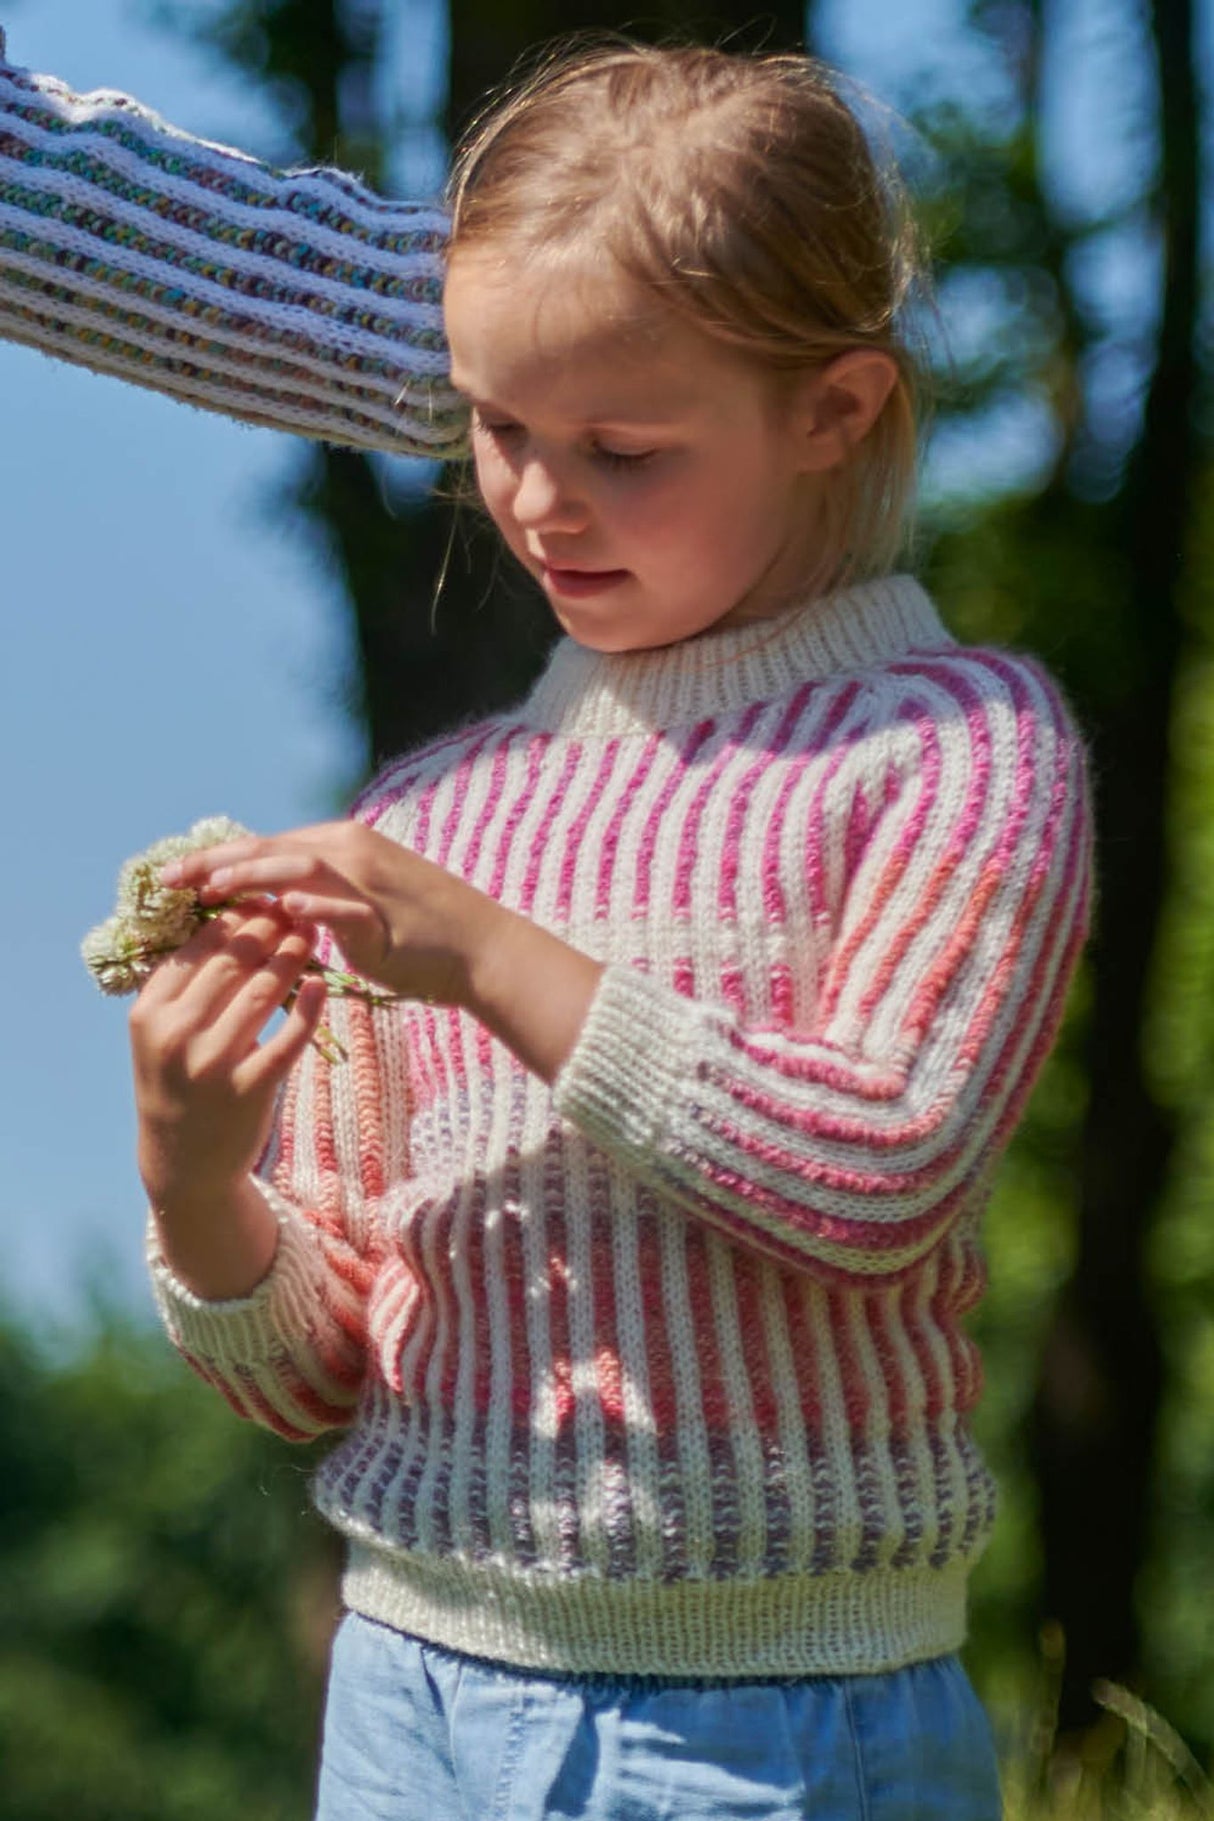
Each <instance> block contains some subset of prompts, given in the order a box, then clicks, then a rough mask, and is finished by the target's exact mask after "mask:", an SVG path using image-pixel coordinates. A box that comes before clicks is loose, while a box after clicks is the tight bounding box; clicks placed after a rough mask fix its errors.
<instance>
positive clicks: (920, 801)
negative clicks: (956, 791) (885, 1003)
mask: <svg viewBox="0 0 1214 1821" xmlns="http://www.w3.org/2000/svg"><path fill="white" fill-rule="evenodd" d="M916 726H917V727H918V730H919V742H920V749H921V753H922V769H921V771H920V772H919V773H918V774H916V777H915V784H916V795H915V800H914V803H913V804H912V805H911V806H910V808H909V812H908V814H907V818H906V820H905V822H904V823H903V826H902V829H901V832H900V834H899V835H898V838H897V840H896V841H895V843H894V847H893V851H892V852H891V853H890V855H889V857H888V858H887V860H886V862H885V866H884V868H883V870H882V874H881V877H880V878H879V879H878V880H876V881H875V882H874V884H873V886H872V888H871V891H870V896H869V899H868V904H869V908H868V911H867V914H866V915H865V916H864V917H862V918H861V920H860V922H859V923H858V924H856V926H855V927H854V928H853V929H852V932H851V934H850V935H849V936H848V937H847V938H846V940H845V941H844V942H843V943H841V944H840V947H839V950H838V952H837V954H835V955H834V956H832V958H831V962H830V967H829V970H828V972H827V975H826V978H825V979H824V981H823V983H822V992H821V995H820V998H819V1005H818V1022H819V1024H820V1025H823V1026H825V1025H828V1024H829V1023H830V1020H831V1018H832V1016H833V1015H834V1014H835V1012H836V1011H837V1010H838V1005H839V1000H840V997H841V996H842V993H843V988H844V986H845V985H846V983H847V980H848V978H849V977H850V975H851V971H852V969H853V967H854V966H855V964H856V957H857V955H859V954H860V953H861V952H862V950H863V948H864V945H865V943H866V942H867V941H868V939H869V937H870V936H871V934H872V932H873V931H874V930H875V929H876V928H877V926H878V925H879V924H880V923H882V922H883V921H887V920H888V918H889V915H890V912H889V905H890V904H891V902H892V900H893V897H894V894H895V892H896V891H897V889H898V887H899V886H900V885H901V884H902V882H903V879H904V877H905V875H906V873H907V872H908V870H909V868H910V866H911V863H912V861H913V859H914V857H915V855H916V853H918V852H919V851H920V850H921V847H922V843H923V831H924V828H925V827H926V825H927V822H928V819H929V817H930V816H931V812H932V809H933V806H934V804H935V800H936V796H937V792H938V789H939V784H940V775H941V757H940V747H939V742H938V739H937V735H936V728H935V726H934V725H933V723H932V722H931V721H930V720H929V719H928V717H927V716H926V715H924V716H921V717H919V718H917V720H916ZM971 789H972V784H971ZM915 903H916V915H915V918H914V921H913V925H912V928H916V929H917V928H918V927H920V926H921V925H922V924H923V923H924V922H925V921H926V918H927V913H926V911H925V910H924V909H923V908H922V906H923V900H922V898H921V897H919V895H918V894H916V899H915ZM896 934H900V940H901V943H902V947H903V948H905V946H906V944H907V943H908V942H909V940H910V936H909V934H908V933H906V931H905V930H904V929H903V930H902V931H901V932H898V931H897V930H896ZM894 965H895V964H894V963H893V962H892V961H891V960H890V959H889V958H888V957H887V958H886V960H885V963H884V966H883V968H882V969H881V970H880V972H879V974H878V976H877V980H876V981H875V982H874V985H873V986H872V987H871V988H870V989H869V991H868V992H867V993H866V995H865V1007H866V1009H867V1011H871V1008H872V1006H873V1005H875V1004H876V1003H877V1002H878V1001H879V999H880V997H881V995H882V994H883V993H884V992H885V991H886V990H887V989H888V986H889V980H890V977H891V976H892V973H893V969H894Z"/></svg>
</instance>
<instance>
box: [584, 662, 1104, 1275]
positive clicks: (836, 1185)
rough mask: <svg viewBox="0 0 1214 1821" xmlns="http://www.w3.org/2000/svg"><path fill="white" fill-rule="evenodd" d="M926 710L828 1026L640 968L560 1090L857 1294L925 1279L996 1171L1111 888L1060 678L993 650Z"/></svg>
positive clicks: (661, 1184)
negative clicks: (933, 1256) (1093, 918)
mask: <svg viewBox="0 0 1214 1821" xmlns="http://www.w3.org/2000/svg"><path fill="white" fill-rule="evenodd" d="M915 698H916V699H915V700H914V702H913V703H911V704H910V712H909V713H907V714H906V715H904V716H903V718H902V723H901V728H900V735H899V738H900V742H901V752H902V754H903V758H904V763H902V764H901V766H900V767H899V770H898V775H897V777H896V779H895V781H894V784H893V786H892V788H890V789H889V790H888V795H887V797H886V798H884V799H883V801H882V805H881V810H880V813H879V814H877V815H875V817H874V818H873V820H872V824H871V826H870V828H869V830H868V834H867V837H866V839H865V840H864V842H863V844H862V846H861V849H860V851H859V852H858V854H857V855H856V856H855V857H854V859H853V860H852V862H851V863H850V864H849V867H848V869H847V878H846V886H845V889H844V891H843V893H842V899H841V905H840V909H839V914H838V916H837V918H836V919H835V923H834V928H833V930H832V934H831V940H830V944H829V952H828V954H827V956H826V958H825V966H824V968H823V970H822V971H821V974H820V976H819V978H820V987H819V990H818V992H817V995H816V1003H815V1009H814V1011H813V1013H812V1015H810V1014H806V1015H804V1016H803V1018H802V1028H793V1026H792V1025H791V1023H790V1022H789V1021H788V1020H787V1019H783V1020H782V1019H780V1018H766V1019H765V1020H764V1022H763V1023H762V1024H760V1025H756V1024H748V1023H746V1022H744V1021H742V1020H740V1019H739V1018H738V1017H736V1016H734V1015H733V1014H732V1012H731V1011H730V1010H728V1009H724V1008H722V1007H721V1006H720V1005H718V1004H709V1003H706V1002H701V1001H698V1000H697V999H695V998H692V997H687V996H684V995H683V994H681V993H680V992H677V991H675V990H673V989H672V988H670V987H668V986H667V985H666V984H664V983H662V982H658V981H655V980H654V979H652V978H651V977H650V976H649V974H648V973H647V972H646V971H644V969H642V968H640V967H633V966H628V965H622V964H618V963H617V964H613V965H611V966H609V967H608V968H607V969H606V971H605V973H604V975H603V977H602V980H601V983H600V986H599V989H598V991H597V993H596V996H595V999H594V1000H593V1002H592V1004H591V1008H590V1012H589V1014H588V1016H587V1019H586V1022H585V1024H584V1026H583V1028H582V1031H581V1033H580V1035H579V1038H578V1041H577V1043H576V1044H575V1047H574V1050H573V1053H572V1054H571V1056H570V1057H569V1059H568V1061H567V1062H566V1064H565V1066H564V1068H563V1070H562V1071H561V1073H560V1074H559V1075H558V1077H557V1080H556V1082H555V1084H554V1093H555V1100H556V1107H557V1111H558V1113H559V1114H560V1115H563V1116H564V1117H565V1118H566V1119H567V1120H569V1121H571V1122H572V1123H573V1124H574V1125H575V1126H576V1127H577V1128H579V1129H580V1130H581V1131H582V1133H583V1134H584V1135H585V1136H586V1137H587V1138H589V1139H590V1140H591V1141H593V1142H594V1143H595V1144H596V1145H598V1146H599V1147H600V1148H602V1149H603V1150H605V1151H606V1152H607V1153H608V1154H609V1155H610V1156H611V1157H612V1158H613V1159H614V1160H615V1161H616V1162H617V1163H619V1164H620V1165H622V1166H623V1167H624V1168H625V1169H627V1170H628V1171H630V1172H632V1173H633V1174H634V1175H635V1177H637V1178H638V1179H639V1180H640V1181H641V1182H642V1183H644V1184H646V1185H648V1186H649V1187H650V1188H651V1189H652V1190H654V1191H656V1192H657V1193H658V1194H659V1195H661V1196H663V1197H666V1198H669V1199H670V1200H672V1201H673V1202H675V1203H678V1204H680V1205H681V1206H682V1207H683V1208H684V1209H685V1210H687V1211H688V1212H689V1213H690V1214H691V1215H692V1216H695V1217H699V1218H702V1219H704V1220H705V1221H707V1222H710V1223H711V1224H712V1225H713V1226H715V1227H716V1228H718V1229H720V1230H722V1231H723V1232H725V1233H726V1234H728V1235H729V1236H730V1237H731V1238H733V1239H734V1240H735V1241H736V1242H737V1243H738V1244H740V1245H742V1246H745V1247H749V1248H752V1249H754V1250H756V1251H757V1252H759V1253H762V1254H764V1255H766V1256H768V1257H770V1258H772V1259H774V1260H776V1261H778V1262H779V1263H781V1264H783V1265H785V1266H788V1267H792V1268H801V1269H804V1270H806V1271H808V1272H810V1273H811V1274H818V1275H820V1276H824V1277H829V1278H833V1279H835V1280H836V1281H840V1280H842V1281H844V1282H849V1283H852V1284H854V1285H857V1286H862V1285H864V1284H865V1283H870V1282H874V1281H876V1280H878V1279H880V1278H883V1277H893V1276H896V1275H897V1274H899V1273H902V1272H905V1271H907V1270H909V1269H911V1268H913V1267H914V1266H915V1265H916V1264H917V1263H918V1261H919V1260H921V1259H922V1258H923V1257H924V1256H925V1255H926V1254H927V1253H928V1252H930V1251H931V1250H932V1249H933V1248H934V1247H935V1246H936V1245H937V1244H938V1243H939V1242H940V1241H941V1239H942V1238H943V1236H944V1235H945V1233H946V1232H947V1231H948V1229H949V1227H950V1224H951V1223H952V1222H953V1221H954V1220H955V1219H956V1218H957V1217H958V1215H959V1214H960V1213H961V1212H962V1211H963V1210H964V1209H965V1208H966V1207H967V1206H969V1205H971V1203H972V1201H973V1198H974V1195H975V1193H976V1192H977V1191H978V1190H979V1189H980V1187H981V1185H982V1184H983V1183H984V1182H985V1181H986V1179H987V1178H988V1176H989V1172H990V1169H991V1167H992V1165H993V1163H994V1161H995V1160H996V1158H997V1157H998V1155H999V1153H1000V1151H1001V1150H1002V1148H1003V1147H1004V1146H1005V1145H1006V1143H1007V1141H1008V1139H1009V1137H1010V1135H1011V1133H1012V1130H1013V1129H1014V1127H1015V1124H1016V1122H1017V1120H1018V1119H1019V1117H1020V1115H1021V1113H1022V1111H1023V1109H1024V1106H1025V1103H1026V1100H1027V1098H1028V1094H1029V1092H1030V1089H1031V1087H1032V1085H1033V1083H1034V1081H1035V1080H1036V1078H1037V1076H1038V1074H1039V1072H1040V1069H1041V1066H1042V1064H1043V1062H1044V1060H1045V1057H1046V1055H1047V1053H1048V1051H1049V1049H1050V1047H1051V1044H1052V1042H1053V1040H1054V1038H1055V1036H1056V1034H1057V1031H1058V1027H1059V1024H1060V1021H1061V1017H1062V1013H1063V1009H1064V1000H1065V997H1066V993H1067V987H1068V983H1069V981H1070V979H1071V976H1072V974H1073V972H1074V969H1075V966H1076V963H1077V959H1078V957H1079V954H1080V951H1081V947H1082V944H1083V940H1084V936H1085V932H1086V930H1087V927H1088V918H1089V907H1090V901H1091V892H1092V879H1091V848H1092V836H1091V817H1090V793H1089V786H1088V779H1087V766H1086V760H1085V752H1084V746H1083V742H1082V739H1081V737H1080V735H1079V733H1078V731H1077V729H1076V727H1075V724H1074V722H1073V719H1072V717H1071V715H1070V713H1069V711H1068V710H1067V708H1066V706H1065V704H1064V702H1063V701H1062V699H1061V696H1060V694H1059V692H1058V691H1057V689H1056V688H1055V686H1053V685H1052V683H1051V681H1050V680H1049V679H1048V678H1047V677H1046V675H1045V673H1044V672H1043V671H1041V670H1040V669H1039V667H1038V666H1037V665H1036V664H1035V663H1034V662H1032V661H1031V660H1027V659H1022V658H1016V657H1011V656H1007V655H1006V654H995V653H991V654H988V655H987V657H986V660H985V661H984V662H982V663H978V662H976V661H969V660H956V661H954V662H952V663H951V664H946V665H942V666H940V667H938V670H937V672H936V674H935V675H934V676H933V677H932V678H926V677H925V678H924V679H923V680H922V681H921V683H919V684H917V685H916V689H915Z"/></svg>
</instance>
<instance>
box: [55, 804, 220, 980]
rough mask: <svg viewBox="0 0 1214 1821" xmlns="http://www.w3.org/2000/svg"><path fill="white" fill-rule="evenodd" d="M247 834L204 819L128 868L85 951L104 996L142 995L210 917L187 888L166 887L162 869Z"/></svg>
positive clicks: (138, 856) (158, 843) (157, 843)
mask: <svg viewBox="0 0 1214 1821" xmlns="http://www.w3.org/2000/svg"><path fill="white" fill-rule="evenodd" d="M248 832H249V831H248V829H247V828H243V827H242V826H241V824H240V823H239V822H233V821H231V820H230V819H229V818H228V817H227V816H204V817H203V819H202V820H201V821H199V822H195V824H194V826H193V828H191V830H190V832H189V834H187V835H166V836H165V837H164V839H163V840H161V841H153V843H152V845H151V846H150V847H148V848H145V849H144V851H143V853H141V854H136V855H135V857H134V858H133V859H131V860H128V861H127V862H126V864H125V866H124V867H123V868H122V871H121V872H120V873H119V875H118V903H117V907H116V909H115V913H114V915H113V916H112V917H107V919H106V921H105V922H104V923H99V924H98V925H97V927H96V929H91V930H90V931H89V933H88V935H87V936H86V937H85V939H84V942H83V944H82V947H81V953H82V954H83V956H84V961H85V966H86V967H87V968H88V970H89V972H90V973H91V974H92V976H93V978H94V980H96V982H97V984H98V986H99V987H100V988H101V990H102V992H103V993H115V994H120V993H135V992H138V990H139V988H140V987H141V986H142V985H143V983H144V981H145V980H146V979H147V978H148V975H149V974H150V973H151V972H152V969H153V968H154V967H155V965H156V963H157V962H158V961H160V960H162V959H163V957H164V956H165V955H167V954H171V953H172V951H173V950H174V949H175V948H180V947H181V945H182V943H183V942H187V941H188V940H189V938H190V937H191V936H192V935H193V933H194V931H195V930H196V929H197V928H198V925H199V924H200V923H201V922H202V921H203V920H204V918H205V916H206V915H207V913H206V912H205V911H204V910H203V908H202V906H201V905H200V904H199V902H198V898H197V895H196V893H195V892H193V891H192V890H190V889H189V888H188V887H187V888H182V887H180V886H169V885H163V884H162V883H161V880H160V869H161V867H162V866H167V864H168V862H169V861H170V860H179V859H180V858H181V857H182V855H183V854H190V853H194V852H195V851H196V850H197V849H198V848H200V847H217V846H218V845H219V843H220V842H221V841H236V840H239V838H240V837H241V835H247V834H248Z"/></svg>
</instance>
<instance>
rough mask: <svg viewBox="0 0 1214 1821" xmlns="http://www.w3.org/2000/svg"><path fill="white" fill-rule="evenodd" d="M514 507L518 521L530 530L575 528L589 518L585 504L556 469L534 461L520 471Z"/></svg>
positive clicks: (545, 463)
mask: <svg viewBox="0 0 1214 1821" xmlns="http://www.w3.org/2000/svg"><path fill="white" fill-rule="evenodd" d="M513 504H514V516H515V519H516V520H517V521H518V523H519V524H520V525H522V526H524V527H525V528H526V529H527V530H528V531H547V530H554V529H557V528H558V527H559V529H561V530H562V531H564V530H570V529H576V528H577V527H578V526H579V525H581V524H582V522H583V521H584V519H585V517H586V508H585V503H584V502H583V501H581V500H579V498H578V497H577V495H576V493H575V492H573V491H572V490H571V489H570V487H569V485H568V483H567V482H566V481H565V480H564V479H563V478H562V476H561V475H560V474H559V473H558V472H557V470H555V469H554V468H552V467H550V466H549V464H548V463H547V462H543V461H538V460H536V459H534V458H533V459H532V460H530V461H528V462H526V463H525V464H524V465H523V467H522V469H521V470H520V472H519V477H518V485H517V486H516V487H515V490H514V502H513Z"/></svg>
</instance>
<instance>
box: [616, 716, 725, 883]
mask: <svg viewBox="0 0 1214 1821" xmlns="http://www.w3.org/2000/svg"><path fill="white" fill-rule="evenodd" d="M715 728H716V723H715V722H714V721H701V722H700V723H699V725H698V726H697V727H693V728H692V730H691V732H690V734H689V735H688V736H687V737H686V740H685V743H684V745H683V748H682V750H681V751H679V752H677V753H674V754H672V755H671V757H672V758H673V760H674V763H672V765H671V767H670V774H669V776H668V777H667V779H666V782H665V784H663V786H662V789H661V792H660V793H659V795H658V799H657V802H656V803H655V804H654V805H653V808H652V809H651V810H650V812H649V818H648V820H647V821H646V823H645V828H644V832H643V833H642V835H641V844H640V850H639V852H638V854H637V873H636V885H635V887H634V890H633V894H632V912H633V915H634V916H637V917H644V916H647V915H648V912H649V901H650V895H651V887H652V878H653V856H654V854H655V852H656V851H657V845H658V842H659V841H660V840H662V839H666V840H669V838H670V834H669V827H667V829H666V832H665V835H663V830H662V822H663V819H664V817H665V815H666V812H667V810H668V809H669V808H670V805H671V803H672V802H673V801H674V797H675V794H676V792H677V791H678V789H679V787H680V785H681V784H682V783H683V781H684V779H685V778H686V776H687V773H688V772H689V771H690V769H691V767H692V765H693V764H694V763H695V760H696V758H697V757H698V755H699V753H700V750H701V748H702V747H704V746H706V745H707V743H708V741H709V740H710V739H711V738H712V735H713V733H714V731H715Z"/></svg>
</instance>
